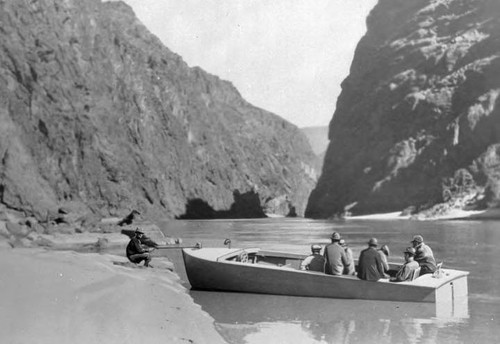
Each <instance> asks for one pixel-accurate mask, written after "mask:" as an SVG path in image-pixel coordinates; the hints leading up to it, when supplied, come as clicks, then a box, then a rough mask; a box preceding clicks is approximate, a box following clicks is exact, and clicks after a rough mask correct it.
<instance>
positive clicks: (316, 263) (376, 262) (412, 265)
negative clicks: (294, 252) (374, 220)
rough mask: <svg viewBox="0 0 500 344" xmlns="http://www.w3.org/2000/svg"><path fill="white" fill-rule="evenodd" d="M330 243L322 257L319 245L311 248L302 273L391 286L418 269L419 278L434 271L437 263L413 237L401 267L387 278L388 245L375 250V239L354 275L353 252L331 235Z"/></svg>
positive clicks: (420, 237)
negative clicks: (351, 277)
mask: <svg viewBox="0 0 500 344" xmlns="http://www.w3.org/2000/svg"><path fill="white" fill-rule="evenodd" d="M331 241H332V242H331V244H328V245H326V246H325V248H324V252H323V254H321V245H317V244H315V245H312V246H311V251H312V254H311V255H310V256H308V257H307V258H306V259H304V260H303V261H302V263H301V269H302V270H310V271H319V272H324V273H326V274H329V275H357V277H358V278H360V279H363V280H367V281H378V280H379V279H389V278H390V280H391V281H393V282H404V281H408V280H411V279H412V278H413V276H414V273H415V270H417V269H420V276H421V275H424V274H428V273H433V272H434V271H436V260H435V259H434V255H433V253H432V250H431V248H430V247H429V246H428V245H426V244H425V243H424V239H423V237H422V236H421V235H415V236H414V237H413V240H412V241H411V243H412V246H411V247H407V248H406V249H405V251H404V252H403V254H404V259H405V262H404V264H403V265H402V266H401V267H400V269H399V271H397V273H396V274H395V275H393V276H392V277H391V276H390V275H389V264H388V263H387V257H388V256H389V248H388V247H387V245H383V246H382V247H381V248H378V241H377V239H376V238H371V239H370V240H369V241H368V247H367V248H366V249H364V250H363V251H361V254H360V255H359V259H358V267H357V271H356V269H355V266H354V259H353V254H352V250H351V249H350V248H349V247H348V245H347V244H346V242H345V240H344V239H342V238H341V236H340V234H339V233H337V232H333V234H332V236H331Z"/></svg>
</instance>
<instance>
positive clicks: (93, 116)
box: [0, 0, 316, 223]
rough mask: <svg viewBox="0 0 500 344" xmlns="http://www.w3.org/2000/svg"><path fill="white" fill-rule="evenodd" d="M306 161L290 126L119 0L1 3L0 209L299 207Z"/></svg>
mask: <svg viewBox="0 0 500 344" xmlns="http://www.w3.org/2000/svg"><path fill="white" fill-rule="evenodd" d="M165 20H168V18H165ZM313 164H314V154H313V153H312V151H311V148H310V146H309V144H308V143H307V141H306V138H305V137H304V136H303V134H302V133H300V131H299V129H298V128H297V127H296V126H294V125H292V124H290V123H288V122H286V121H285V120H283V119H282V118H280V117H278V116H276V115H274V114H272V113H269V112H266V111H264V110H262V109H259V108H256V107H254V106H252V105H251V104H249V103H247V102H246V101H245V100H244V99H243V98H242V97H241V95H240V94H239V92H238V91H237V90H236V89H235V88H234V87H233V86H232V85H231V84H230V83H229V82H226V81H223V80H220V79H219V78H218V77H216V76H213V75H210V74H208V73H206V72H204V71H203V70H202V69H200V68H190V67H188V66H187V65H186V63H185V62H184V61H183V60H182V58H181V57H180V56H178V55H176V54H175V53H173V52H171V51H170V50H169V49H168V48H166V47H165V46H163V44H162V43H161V42H160V41H159V40H158V39H157V37H155V36H154V35H152V34H151V33H150V32H148V31H147V29H146V28H145V27H144V26H143V25H142V24H141V23H140V22H139V21H138V20H137V19H136V17H135V15H134V13H133V11H132V10H131V8H130V7H129V6H127V5H125V4H124V3H121V2H105V3H101V1H98V0H64V1H63V0H33V1H0V204H3V205H4V206H5V209H16V210H19V211H20V212H22V213H24V214H26V215H28V216H33V217H35V218H36V219H37V221H38V222H40V223H41V222H43V221H54V216H52V215H51V214H58V213H59V211H58V210H60V209H61V207H64V205H65V204H71V206H72V207H73V208H72V209H74V208H75V207H76V208H78V209H80V210H79V212H80V213H82V214H80V215H82V217H81V218H79V220H81V221H80V222H82V223H83V222H84V221H85V216H84V213H85V209H86V210H88V211H89V212H90V213H94V214H96V215H99V216H125V215H127V214H129V213H130V211H132V210H137V211H139V212H140V213H141V214H142V215H143V217H146V218H147V217H148V216H150V215H151V216H161V217H164V218H165V217H174V216H180V215H182V214H184V213H185V211H186V205H187V204H188V203H189V202H190V200H194V199H201V200H203V201H205V202H207V203H208V204H209V205H210V206H211V207H212V208H213V209H215V210H217V211H224V210H229V209H231V206H232V205H233V202H234V198H233V195H234V193H235V192H239V193H241V194H245V193H248V192H254V193H255V194H256V195H257V196H258V199H259V200H260V202H261V203H260V205H261V208H262V210H263V211H270V212H274V213H277V214H283V215H286V214H287V213H288V212H289V210H290V208H292V207H296V209H297V210H298V212H299V214H303V212H304V209H305V205H306V202H307V197H308V195H309V193H310V191H311V190H312V188H313V186H314V184H315V179H316V177H315V174H316V171H315V170H314V169H313V167H312V166H313ZM274 200H282V202H279V204H276V202H273V201H274ZM83 208H85V209H83ZM82 209H83V210H82ZM240 210H241V208H240ZM56 216H57V215H56ZM89 221H91V220H89ZM92 221H94V222H95V220H92Z"/></svg>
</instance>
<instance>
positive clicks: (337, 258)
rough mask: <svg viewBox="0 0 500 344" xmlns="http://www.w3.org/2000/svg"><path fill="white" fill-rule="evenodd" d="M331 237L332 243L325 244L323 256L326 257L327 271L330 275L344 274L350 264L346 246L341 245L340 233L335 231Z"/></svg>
mask: <svg viewBox="0 0 500 344" xmlns="http://www.w3.org/2000/svg"><path fill="white" fill-rule="evenodd" d="M330 239H331V240H332V243H331V244H329V245H327V246H325V252H324V253H323V256H324V257H325V259H326V265H325V273H327V274H329V275H342V273H343V272H344V267H345V266H346V265H348V263H349V262H348V260H347V256H346V254H345V251H344V248H343V247H342V246H340V244H339V242H340V234H339V233H337V232H333V233H332V235H331V237H330Z"/></svg>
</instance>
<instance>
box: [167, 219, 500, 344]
mask: <svg viewBox="0 0 500 344" xmlns="http://www.w3.org/2000/svg"><path fill="white" fill-rule="evenodd" d="M162 228H163V231H164V233H165V235H167V236H173V237H180V238H182V239H183V245H191V244H194V243H196V242H201V243H202V244H203V246H204V247H222V246H223V242H224V239H226V238H230V239H231V241H232V247H241V248H249V247H260V248H263V249H274V250H279V251H288V252H295V253H304V254H308V253H309V252H310V245H311V244H313V243H320V244H326V243H329V237H330V234H331V233H332V232H333V231H338V232H340V233H341V234H342V236H343V237H344V238H345V239H346V241H347V243H348V244H349V245H350V247H351V248H352V250H353V252H354V257H355V258H357V257H358V256H359V252H360V251H361V250H362V249H364V248H365V247H366V246H367V245H366V242H367V241H368V239H369V238H370V237H376V238H377V239H378V241H379V244H380V245H382V244H387V245H389V248H390V250H391V255H390V257H389V261H392V262H403V258H402V256H403V254H402V252H403V250H404V248H405V247H407V246H409V245H410V243H409V241H410V240H411V238H412V237H413V235H415V234H421V235H422V236H423V237H424V241H425V242H426V243H427V244H428V245H429V246H431V248H432V250H433V251H434V256H435V257H436V260H437V261H438V262H443V267H444V268H447V267H448V268H453V269H459V270H466V271H469V272H470V275H469V297H468V299H467V300H464V301H463V302H460V303H459V304H455V305H453V306H447V307H437V308H436V306H435V305H434V304H427V303H411V302H410V303H408V302H406V303H405V302H387V301H365V300H341V299H320V298H303V297H287V296H273V295H256V294H243V293H222V292H207V291H195V290H191V291H190V294H191V296H192V297H193V299H194V301H195V302H196V303H197V304H199V305H200V306H201V308H202V309H203V310H204V311H206V312H207V313H209V314H210V315H211V316H212V317H213V318H214V319H215V326H216V328H217V330H218V331H219V332H220V334H221V335H222V336H223V337H224V338H225V339H226V340H227V342H229V343H235V344H239V343H247V344H253V343H259V344H260V343H283V344H285V343H286V344H294V343H307V344H308V343H498V342H499V341H500V264H499V257H500V221H438V222H434V221H433V222H430V221H409V220H347V221H345V222H334V221H317V220H308V219H283V218H281V219H272V218H270V219H259V220H224V221H214V220H212V221H172V222H165V223H163V224H162ZM164 251H166V250H164ZM166 254H167V255H168V257H169V258H170V259H172V260H173V261H174V264H175V266H176V270H177V272H178V273H179V275H180V276H181V279H182V280H183V283H184V284H185V286H186V287H187V288H190V286H189V282H188V281H187V278H186V275H185V270H184V266H183V262H182V257H181V254H180V252H179V250H169V251H168V253H166Z"/></svg>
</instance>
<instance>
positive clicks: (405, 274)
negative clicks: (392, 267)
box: [391, 247, 420, 282]
mask: <svg viewBox="0 0 500 344" xmlns="http://www.w3.org/2000/svg"><path fill="white" fill-rule="evenodd" d="M404 255H405V263H404V264H403V265H402V266H401V268H400V269H399V271H398V273H397V274H396V276H395V277H393V278H391V282H404V281H411V280H412V277H413V272H414V271H415V270H417V269H418V268H419V267H420V266H419V265H418V263H417V262H416V261H415V260H414V257H415V249H414V248H413V247H407V248H406V250H405V251H404Z"/></svg>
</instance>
